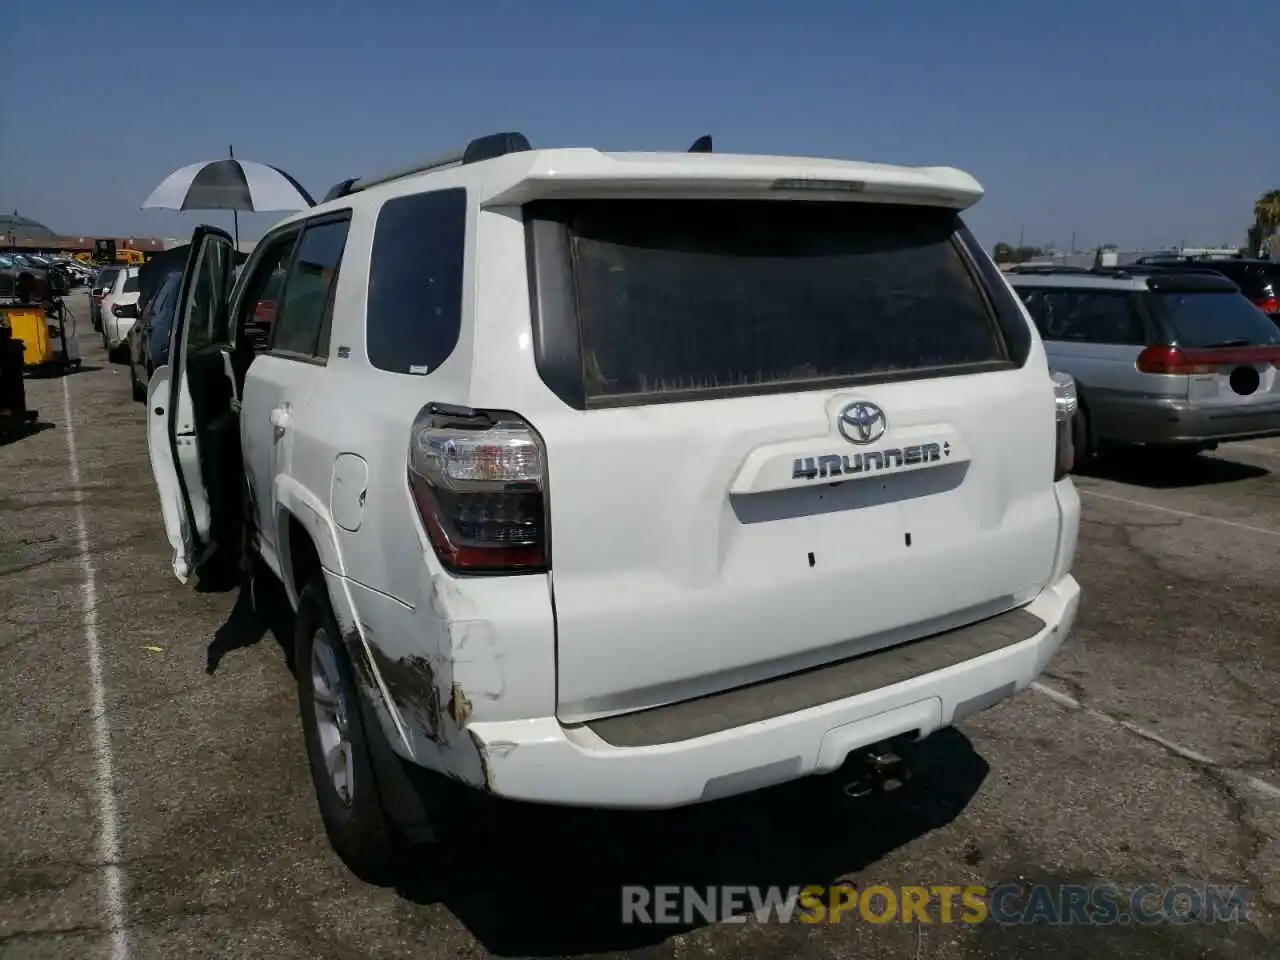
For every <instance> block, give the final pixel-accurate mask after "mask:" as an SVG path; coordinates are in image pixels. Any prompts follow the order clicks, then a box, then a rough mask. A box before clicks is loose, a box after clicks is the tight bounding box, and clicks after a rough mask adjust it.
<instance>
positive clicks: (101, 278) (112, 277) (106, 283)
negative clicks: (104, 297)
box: [98, 270, 120, 290]
mask: <svg viewBox="0 0 1280 960" xmlns="http://www.w3.org/2000/svg"><path fill="white" fill-rule="evenodd" d="M119 273H120V271H119V270H103V271H102V273H100V274H99V275H98V288H99V289H101V290H110V289H111V287H112V286H114V285H115V282H116V276H117V275H119Z"/></svg>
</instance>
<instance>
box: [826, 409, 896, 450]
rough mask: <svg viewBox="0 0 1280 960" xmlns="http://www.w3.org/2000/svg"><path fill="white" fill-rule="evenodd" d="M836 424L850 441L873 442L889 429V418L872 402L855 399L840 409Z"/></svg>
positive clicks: (841, 433) (842, 434)
mask: <svg viewBox="0 0 1280 960" xmlns="http://www.w3.org/2000/svg"><path fill="white" fill-rule="evenodd" d="M836 426H837V427H838V428H839V429H840V435H841V436H843V437H844V438H845V439H846V440H848V441H849V442H850V443H857V444H866V443H875V442H876V441H877V440H879V439H880V438H881V437H883V436H884V432H885V431H886V430H888V429H889V420H888V418H887V417H886V416H885V415H884V411H883V410H881V409H880V408H879V407H877V406H876V405H875V404H874V403H868V402H867V401H865V400H855V401H854V402H853V403H850V404H847V405H846V406H845V407H844V409H842V410H841V411H840V415H839V416H838V417H837V418H836Z"/></svg>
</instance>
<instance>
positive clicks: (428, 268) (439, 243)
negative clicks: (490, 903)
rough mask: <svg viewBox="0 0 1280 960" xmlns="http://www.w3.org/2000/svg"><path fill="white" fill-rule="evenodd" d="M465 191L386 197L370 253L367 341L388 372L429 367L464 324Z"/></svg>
mask: <svg viewBox="0 0 1280 960" xmlns="http://www.w3.org/2000/svg"><path fill="white" fill-rule="evenodd" d="M466 236H467V192H466V190H465V189H463V188H461V187H457V188H453V189H449V190H434V191H432V192H430V193H418V194H414V195H412V196H408V197H397V198H396V199H394V200H388V201H387V202H386V203H384V204H383V205H382V209H381V210H380V211H379V212H378V224H377V226H376V227H375V228H374V234H373V250H372V252H371V253H370V260H369V294H368V306H367V309H366V315H365V316H366V319H365V349H366V351H367V352H368V355H369V362H370V363H371V364H373V365H374V366H375V367H378V368H379V369H381V370H390V371H392V372H393V373H412V374H424V373H430V372H431V371H433V370H435V369H436V368H437V367H438V366H440V364H442V363H443V362H444V361H445V360H446V359H447V358H448V356H449V354H451V353H452V352H453V348H454V347H455V346H456V345H457V343H458V334H459V332H460V331H461V329H462V267H463V256H464V253H465V249H466Z"/></svg>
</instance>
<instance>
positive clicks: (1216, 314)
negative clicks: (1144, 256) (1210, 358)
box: [1150, 292, 1280, 347]
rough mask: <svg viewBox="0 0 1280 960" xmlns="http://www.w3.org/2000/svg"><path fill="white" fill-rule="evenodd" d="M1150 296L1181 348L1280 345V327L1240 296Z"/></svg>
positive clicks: (1231, 293)
mask: <svg viewBox="0 0 1280 960" xmlns="http://www.w3.org/2000/svg"><path fill="white" fill-rule="evenodd" d="M1150 296H1151V298H1152V299H1153V301H1154V306H1155V308H1156V310H1157V311H1158V312H1159V313H1160V315H1161V316H1162V317H1163V318H1164V321H1165V323H1167V324H1168V326H1169V328H1170V330H1171V332H1172V333H1173V334H1174V336H1175V338H1176V339H1177V342H1178V344H1179V345H1180V346H1184V347H1212V346H1227V345H1233V344H1237V343H1239V344H1242V345H1243V344H1275V343H1280V328H1277V327H1276V325H1275V324H1274V323H1273V322H1272V321H1271V320H1270V319H1268V318H1267V315H1266V314H1265V313H1263V312H1262V311H1261V310H1259V309H1258V308H1257V307H1255V306H1254V305H1253V304H1252V303H1250V302H1249V301H1248V300H1246V299H1245V298H1244V297H1243V296H1241V295H1240V294H1238V293H1235V292H1223V293H1153V294H1150Z"/></svg>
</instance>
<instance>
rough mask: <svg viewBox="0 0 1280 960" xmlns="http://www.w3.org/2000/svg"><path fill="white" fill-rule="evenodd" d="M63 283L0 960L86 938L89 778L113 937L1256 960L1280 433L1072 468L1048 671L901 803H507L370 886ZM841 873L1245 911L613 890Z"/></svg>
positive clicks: (8, 565)
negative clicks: (922, 905) (745, 917)
mask: <svg viewBox="0 0 1280 960" xmlns="http://www.w3.org/2000/svg"><path fill="white" fill-rule="evenodd" d="M72 303H73V306H74V308H75V309H76V310H77V311H78V314H79V316H80V318H81V320H80V324H79V326H80V330H79V332H80V334H81V340H82V343H83V344H84V352H85V360H86V369H85V370H83V371H82V372H80V373H77V374H74V375H70V376H67V377H65V378H60V377H54V378H49V379H33V380H30V381H29V382H28V385H27V388H28V398H29V403H30V405H31V406H34V407H37V408H38V409H39V410H40V414H41V418H40V419H41V421H42V422H44V423H45V424H47V427H46V428H44V429H42V430H40V431H39V432H37V433H35V434H34V435H31V436H28V437H25V438H22V439H20V440H17V441H16V442H13V443H10V444H8V445H6V446H0V685H2V687H3V691H4V694H3V698H2V699H0V704H2V706H0V803H2V806H0V811H2V812H3V816H0V956H4V957H22V958H24V960H25V958H43V957H48V958H55V957H56V958H70V957H77V958H78V957H91V956H102V957H106V956H109V955H110V938H109V936H108V929H107V927H108V920H109V917H108V912H107V910H106V909H105V907H104V899H103V884H104V876H105V871H104V868H103V864H102V862H101V859H102V858H101V853H100V850H99V838H100V831H101V829H102V819H101V809H100V803H101V799H102V796H103V793H102V791H103V789H104V788H109V790H110V796H111V797H112V798H113V799H114V802H115V812H116V825H117V830H118V858H119V859H118V865H119V867H120V868H121V869H122V872H123V878H124V884H123V907H124V917H125V923H126V928H127V948H128V956H129V957H131V958H144V957H145V958H152V957H154V958H172V957H219V958H223V957H246V958H248V957H252V958H259V957H272V958H279V960H286V958H295V957H296V958H307V960H312V958H330V957H332V958H346V957H377V958H393V957H397V958H398V957H415V958H443V957H482V956H490V955H493V954H500V955H505V956H566V955H583V954H586V955H599V956H604V955H615V956H631V957H654V958H657V957H681V958H698V957H712V956H714V957H748V956H750V957H755V956H792V957H806V958H807V957H813V958H818V957H823V958H825V957H832V958H834V957H881V956H884V957H890V956H903V955H905V956H915V957H955V958H978V957H991V958H1011V960H1013V958H1023V957H1028V956H1054V957H1080V958H1091V960H1092V958H1100V957H1117V958H1119V957H1125V958H1131V957H1152V958H1156V957H1159V958H1162V960H1169V958H1174V960H1177V958H1192V957H1195V958H1204V957H1223V958H1225V957H1233V958H1239V957H1262V956H1280V928H1278V927H1277V923H1278V922H1280V842H1278V841H1277V838H1278V837H1280V736H1278V735H1277V734H1278V731H1280V674H1278V673H1277V670H1276V668H1275V663H1276V650H1277V646H1278V645H1280V585H1278V584H1280V441H1261V442H1253V443H1248V444H1235V445H1231V446H1228V447H1224V448H1222V449H1221V450H1219V451H1218V452H1217V453H1216V454H1214V455H1212V456H1205V457H1202V458H1200V460H1199V462H1196V463H1194V464H1192V465H1191V466H1190V467H1186V468H1182V469H1179V470H1173V469H1171V468H1170V467H1169V466H1168V465H1153V464H1150V463H1143V462H1142V461H1141V460H1139V459H1136V458H1135V459H1129V460H1125V461H1121V462H1118V463H1113V464H1110V465H1109V466H1107V467H1106V468H1100V469H1099V470H1098V472H1096V473H1095V474H1094V475H1091V476H1087V477H1082V478H1080V479H1079V481H1078V486H1079V488H1080V490H1081V491H1082V501H1083V503H1084V522H1083V524H1082V528H1081V535H1080V545H1079V551H1078V555H1077V560H1076V565H1075V573H1076V576H1077V577H1078V579H1079V580H1080V582H1081V584H1082V586H1083V589H1084V598H1083V605H1082V608H1081V613H1080V619H1079V622H1078V624H1077V628H1076V631H1075V634H1074V635H1073V637H1072V638H1071V639H1070V641H1069V642H1068V643H1067V645H1066V646H1065V647H1064V648H1063V650H1062V652H1061V653H1060V654H1059V655H1058V657H1057V658H1056V659H1055V660H1054V661H1053V662H1052V663H1051V664H1050V666H1049V670H1048V673H1047V674H1046V675H1045V676H1043V677H1042V678H1041V679H1042V683H1043V685H1044V687H1045V688H1047V690H1048V692H1047V693H1046V692H1043V691H1036V690H1029V691H1027V692H1025V693H1023V694H1022V695H1020V696H1018V697H1017V698H1015V699H1013V700H1012V701H1009V702H1007V703H1006V704H1004V705H1002V706H1000V707H997V708H995V709H993V710H991V711H989V712H987V713H985V714H982V715H980V716H978V717H976V718H974V719H972V720H971V721H969V722H966V723H965V724H963V725H962V726H961V727H959V728H958V729H955V730H951V731H947V732H945V733H942V734H939V735H937V736H935V737H933V738H931V739H930V740H929V741H927V742H926V743H925V744H923V745H921V746H920V748H919V751H918V754H919V756H918V757H917V758H916V759H917V761H918V764H917V769H918V776H917V779H916V781H915V782H914V783H913V784H912V786H911V787H910V788H909V789H908V790H907V791H904V792H903V793H901V794H890V795H888V796H886V797H882V798H872V799H864V800H852V799H849V798H847V797H845V796H844V795H843V794H842V793H841V792H840V791H839V790H838V789H837V786H838V785H837V784H836V783H835V782H833V781H831V780H809V781H804V782H801V783H797V784H793V785H790V786H787V787H784V788H779V789H776V790H772V791H768V792H767V793H764V794H759V795H754V796H750V797H745V798H737V799H734V800H732V801H728V802H724V803H719V804H716V805H715V806H712V807H702V808H697V809H694V810H689V811H678V812H671V813H663V814H643V815H639V814H630V815H622V814H609V815H604V814H591V813H583V812H573V813H569V812H563V811H545V810H531V809H506V808H503V809H499V810H497V811H495V812H494V815H493V816H492V818H491V819H489V820H487V821H486V822H485V824H484V829H483V831H482V832H481V833H480V834H479V835H478V836H476V837H473V838H471V839H469V840H468V841H467V842H466V843H465V844H464V845H461V846H460V847H458V848H457V849H452V850H450V851H448V852H447V853H444V854H438V855H434V856H431V855H428V854H426V853H423V854H422V855H420V856H418V857H416V858H415V860H414V869H413V871H412V874H411V879H407V880H406V881H405V882H403V883H402V884H401V885H400V886H399V887H398V888H395V889H391V888H375V887H371V886H368V885H365V884H363V883H361V882H360V881H358V880H356V879H354V878H353V877H352V876H351V875H350V874H349V873H347V872H346V871H345V869H344V868H343V866H342V865H341V864H340V863H339V861H338V860H337V858H336V857H335V856H334V855H333V854H332V852H331V851H330V849H329V846H328V844H327V842H326V839H325V837H324V833H323V829H322V826H321V823H320V819H319V816H318V814H317V811H316V806H315V802H314V799H313V796H312V792H311V785H310V781H309V779H308V775H307V770H306V765H305V760H304V755H303V750H302V742H301V733H300V726H299V724H298V720H297V708H296V705H295V703H296V702H295V699H294V692H293V687H292V679H291V677H290V675H289V672H288V669H287V668H286V665H285V658H284V655H283V652H282V646H281V644H280V643H279V642H278V641H277V639H276V636H277V635H278V634H280V633H283V632H284V631H285V630H286V629H287V623H273V624H262V623H259V622H258V621H257V620H256V619H255V618H254V617H253V616H252V615H251V614H247V613H246V611H245V607H244V605H243V604H242V603H238V601H237V598H236V597H235V596H234V595H230V594H214V593H198V592H196V591H194V590H191V589H188V588H184V587H182V586H181V585H179V584H178V583H177V581H176V580H175V579H174V578H173V576H172V574H171V572H170V570H169V557H168V548H167V546H166V543H165V539H164V534H163V532H162V530H161V527H160V520H159V514H158V503H157V499H156V495H155V492H154V487H153V483H152V479H151V475H150V468H149V464H148V460H147V453H146V445H145V438H144V434H143V421H144V409H143V406H142V405H141V404H137V403H134V402H132V401H131V399H130V396H129V381H128V373H127V369H126V368H125V367H122V366H115V365H111V364H109V363H107V362H106V359H105V357H104V356H103V353H102V350H101V348H100V346H98V345H97V344H96V343H95V342H94V341H93V336H94V335H93V333H92V331H91V330H90V329H89V325H88V320H87V310H86V308H85V301H84V297H83V296H82V295H81V296H77V297H75V298H73V300H72ZM64 390H66V391H67V394H66V396H67V397H69V402H70V403H69V406H70V419H71V424H70V426H71V427H73V429H74V438H75V445H76V448H77V458H78V461H79V473H80V478H81V482H80V485H79V488H78V489H73V488H72V482H71V469H70V460H69V448H68V442H67V433H68V426H69V424H68V422H67V417H66V415H65V413H64ZM77 496H79V497H80V498H82V502H83V506H84V512H85V517H86V520H87V527H88V530H87V533H88V544H89V550H90V555H91V559H92V564H93V568H94V571H95V574H96V582H95V591H94V596H93V600H94V602H95V606H94V614H95V616H96V629H97V637H98V641H99V643H100V647H101V660H102V679H103V685H104V694H105V696H104V702H103V704H104V716H105V719H106V721H107V725H108V727H109V733H110V747H111V752H112V758H113V761H114V768H113V771H112V774H113V775H112V778H111V781H110V783H109V784H108V783H105V782H104V781H103V779H102V777H101V775H100V771H99V768H98V765H97V764H98V756H97V753H96V752H95V745H94V739H93V730H94V723H93V718H92V716H91V707H90V704H91V686H90V672H89V659H88V650H87V642H86V632H85V626H84V622H85V615H84V603H85V587H84V585H85V572H84V567H83V565H82V562H81V555H80V549H79V544H78V540H77V529H76V524H75V509H74V504H75V501H76V498H77ZM1220 521H1226V522H1220ZM838 879H840V880H847V881H850V882H855V883H857V884H858V885H859V886H862V887H865V886H867V885H869V884H872V883H881V884H887V885H890V886H902V885H914V884H924V885H934V884H946V883H951V884H957V885H975V884H977V885H986V886H988V887H993V886H996V885H999V884H1005V883H1012V884H1020V885H1023V886H1024V887H1025V886H1026V885H1029V884H1032V883H1045V884H1050V885H1057V884H1065V883H1085V884H1089V883H1111V884H1115V885H1116V886H1118V887H1119V888H1121V889H1123V890H1129V889H1133V888H1137V887H1139V886H1141V885H1143V884H1147V883H1154V884H1158V885H1160V886H1163V887H1167V886H1171V885H1174V884H1180V883H1186V884H1190V885H1193V886H1198V887H1203V886H1205V885H1208V884H1217V885H1224V886H1227V887H1234V886H1237V885H1247V886H1248V887H1249V889H1250V891H1251V897H1252V907H1251V910H1250V917H1249V919H1248V920H1246V921H1244V922H1240V923H1233V924H1204V923H1192V924H1187V925H1177V924H1172V923H1161V924H1156V925H1152V926H1142V925H1137V924H1128V925H1109V926H1098V925H1093V926H1086V925H1075V926H1052V925H1047V924H1045V923H1036V924H1028V925H1013V926H1010V925H1002V924H999V923H994V922H990V921H989V922H987V923H983V924H978V925H966V924H961V923H952V924H941V923H932V924H922V923H918V922H912V923H900V922H896V921H895V922H890V923H884V924H872V923H868V922H865V921H863V920H861V919H858V918H857V917H856V916H855V917H850V918H846V919H845V920H844V922H842V923H840V924H838V925H821V924H820V925H807V924H802V923H796V922H792V923H789V924H781V923H757V922H755V921H749V922H747V923H719V924H713V925H705V924H704V925H696V924H695V925H691V926H689V927H676V928H670V927H668V928H653V927H643V926H634V925H631V926H627V925H622V924H621V923H620V922H619V921H620V910H621V906H620V904H621V900H620V892H619V888H620V886H621V885H623V884H659V883H662V884H681V883H687V884H694V885H699V886H705V885H708V884H760V885H768V884H775V885H780V886H783V887H788V886H791V885H801V886H802V885H806V884H827V883H831V882H833V881H835V880H838Z"/></svg>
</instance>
